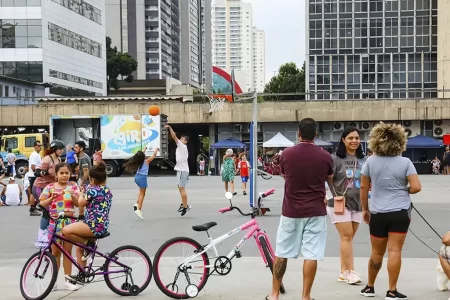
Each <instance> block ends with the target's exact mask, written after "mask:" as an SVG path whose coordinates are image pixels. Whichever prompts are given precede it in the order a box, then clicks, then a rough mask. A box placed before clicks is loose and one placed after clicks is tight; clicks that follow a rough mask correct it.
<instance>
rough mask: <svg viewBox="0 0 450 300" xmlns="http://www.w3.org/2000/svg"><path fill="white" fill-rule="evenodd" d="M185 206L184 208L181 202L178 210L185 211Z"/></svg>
mask: <svg viewBox="0 0 450 300" xmlns="http://www.w3.org/2000/svg"><path fill="white" fill-rule="evenodd" d="M183 208H184V206H183V203H181V204H180V207H179V208H178V212H182V211H183Z"/></svg>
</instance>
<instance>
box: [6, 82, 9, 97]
mask: <svg viewBox="0 0 450 300" xmlns="http://www.w3.org/2000/svg"><path fill="white" fill-rule="evenodd" d="M5 97H9V86H7V85H5Z"/></svg>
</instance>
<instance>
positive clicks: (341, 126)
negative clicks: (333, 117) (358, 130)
mask: <svg viewBox="0 0 450 300" xmlns="http://www.w3.org/2000/svg"><path fill="white" fill-rule="evenodd" d="M333 131H344V122H334V123H333Z"/></svg>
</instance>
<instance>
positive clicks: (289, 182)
mask: <svg viewBox="0 0 450 300" xmlns="http://www.w3.org/2000/svg"><path fill="white" fill-rule="evenodd" d="M316 135H317V123H316V122H315V121H314V120H313V119H311V118H306V119H303V120H301V121H300V124H299V127H298V137H299V143H298V145H295V146H294V147H291V148H288V149H286V150H284V151H283V155H281V157H280V169H281V175H282V176H283V178H284V180H285V185H284V199H283V208H282V212H281V220H280V225H279V227H278V232H277V244H276V251H275V255H276V258H275V263H274V268H273V269H274V271H273V285H272V293H271V294H270V295H269V296H267V297H266V300H278V297H279V293H280V285H281V282H282V279H283V275H284V273H285V272H286V267H287V260H288V259H289V258H294V259H296V258H298V256H299V255H300V252H301V254H302V256H303V258H304V263H303V300H311V296H310V294H311V288H312V285H313V282H314V278H315V276H316V270H317V261H318V260H322V259H323V257H324V255H325V243H326V235H327V223H326V214H327V211H326V207H325V205H324V203H323V199H324V198H325V181H328V182H329V183H330V184H331V180H332V178H333V162H332V160H331V155H330V153H328V152H327V151H324V150H323V149H322V148H321V147H317V146H316V145H315V144H314V139H315V137H316Z"/></svg>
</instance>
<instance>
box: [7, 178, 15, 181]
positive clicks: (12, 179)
mask: <svg viewBox="0 0 450 300" xmlns="http://www.w3.org/2000/svg"><path fill="white" fill-rule="evenodd" d="M8 180H9V181H14V180H16V179H15V178H14V177H9V178H8Z"/></svg>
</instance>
